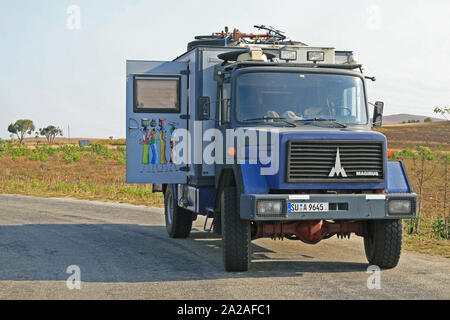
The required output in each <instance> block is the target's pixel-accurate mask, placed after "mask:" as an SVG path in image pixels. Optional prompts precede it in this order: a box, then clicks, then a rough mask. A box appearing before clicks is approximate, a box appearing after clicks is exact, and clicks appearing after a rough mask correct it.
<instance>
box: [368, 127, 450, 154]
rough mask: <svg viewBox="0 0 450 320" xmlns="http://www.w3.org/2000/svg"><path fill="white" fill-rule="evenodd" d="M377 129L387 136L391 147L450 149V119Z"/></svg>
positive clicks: (398, 148) (397, 148)
mask: <svg viewBox="0 0 450 320" xmlns="http://www.w3.org/2000/svg"><path fill="white" fill-rule="evenodd" d="M377 131H379V132H381V133H383V134H384V135H385V136H386V137H387V139H388V144H389V148H390V149H394V150H400V149H405V148H415V147H416V146H426V147H430V148H431V150H433V151H450V121H440V122H428V123H411V124H396V125H386V126H383V127H382V128H379V129H377Z"/></svg>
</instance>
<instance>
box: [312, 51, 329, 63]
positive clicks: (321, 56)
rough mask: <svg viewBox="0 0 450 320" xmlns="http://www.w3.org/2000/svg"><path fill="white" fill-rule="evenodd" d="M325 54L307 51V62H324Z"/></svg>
mask: <svg viewBox="0 0 450 320" xmlns="http://www.w3.org/2000/svg"><path fill="white" fill-rule="evenodd" d="M324 60H325V53H324V52H323V51H308V61H324Z"/></svg>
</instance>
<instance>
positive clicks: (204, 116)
mask: <svg viewBox="0 0 450 320" xmlns="http://www.w3.org/2000/svg"><path fill="white" fill-rule="evenodd" d="M210 105H211V101H210V99H209V97H199V98H198V106H197V112H198V119H199V120H209V118H210V117H211V107H210Z"/></svg>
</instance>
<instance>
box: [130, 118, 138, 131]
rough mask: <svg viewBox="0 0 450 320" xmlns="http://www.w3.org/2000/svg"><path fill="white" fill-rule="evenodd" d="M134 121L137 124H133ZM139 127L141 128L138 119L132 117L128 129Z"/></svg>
mask: <svg viewBox="0 0 450 320" xmlns="http://www.w3.org/2000/svg"><path fill="white" fill-rule="evenodd" d="M132 122H134V123H136V126H133V125H132V124H131V123H132ZM137 129H139V124H138V122H137V120H136V119H133V118H130V124H129V126H128V130H137Z"/></svg>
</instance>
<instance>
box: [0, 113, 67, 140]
mask: <svg viewBox="0 0 450 320" xmlns="http://www.w3.org/2000/svg"><path fill="white" fill-rule="evenodd" d="M35 130H36V127H35V125H34V123H33V121H32V120H29V119H21V120H17V121H16V122H15V123H11V124H10V125H9V126H8V132H10V133H11V134H13V135H16V136H17V139H18V140H19V143H20V144H22V143H23V139H25V137H26V136H27V135H31V134H33V132H35V134H36V138H38V137H39V136H41V137H45V138H46V140H47V143H48V144H53V143H54V142H55V138H56V137H57V136H62V135H63V131H62V129H60V128H59V127H56V126H53V125H49V126H47V127H45V128H40V129H39V130H38V131H35Z"/></svg>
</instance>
